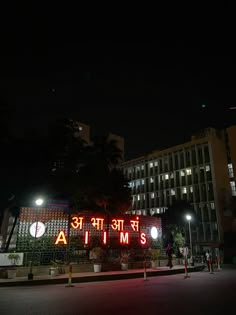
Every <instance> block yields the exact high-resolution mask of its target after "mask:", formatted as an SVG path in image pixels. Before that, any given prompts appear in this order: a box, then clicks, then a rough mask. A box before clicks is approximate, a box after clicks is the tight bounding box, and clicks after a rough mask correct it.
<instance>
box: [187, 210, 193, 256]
mask: <svg viewBox="0 0 236 315" xmlns="http://www.w3.org/2000/svg"><path fill="white" fill-rule="evenodd" d="M185 217H186V219H187V221H188V230H189V243H190V257H191V258H190V260H191V261H192V259H193V258H192V257H193V246H192V235H191V225H190V222H191V220H192V217H191V215H190V214H187V215H186V216H185Z"/></svg>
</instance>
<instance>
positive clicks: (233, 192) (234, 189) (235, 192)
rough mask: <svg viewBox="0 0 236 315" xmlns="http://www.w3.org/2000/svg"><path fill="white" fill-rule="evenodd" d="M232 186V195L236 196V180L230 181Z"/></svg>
mask: <svg viewBox="0 0 236 315" xmlns="http://www.w3.org/2000/svg"><path fill="white" fill-rule="evenodd" d="M230 186H231V191H232V195H233V196H236V187H235V182H234V181H231V182H230Z"/></svg>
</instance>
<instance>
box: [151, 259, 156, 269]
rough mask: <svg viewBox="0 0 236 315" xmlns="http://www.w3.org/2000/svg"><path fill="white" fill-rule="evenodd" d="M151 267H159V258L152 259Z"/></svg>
mask: <svg viewBox="0 0 236 315" xmlns="http://www.w3.org/2000/svg"><path fill="white" fill-rule="evenodd" d="M151 267H152V268H156V267H157V260H151Z"/></svg>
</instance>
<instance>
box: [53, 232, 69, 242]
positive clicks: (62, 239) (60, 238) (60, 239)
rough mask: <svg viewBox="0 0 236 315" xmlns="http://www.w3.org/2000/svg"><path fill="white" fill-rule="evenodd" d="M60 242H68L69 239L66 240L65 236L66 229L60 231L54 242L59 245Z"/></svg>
mask: <svg viewBox="0 0 236 315" xmlns="http://www.w3.org/2000/svg"><path fill="white" fill-rule="evenodd" d="M59 243H62V244H64V245H66V244H67V240H66V237H65V233H64V231H60V232H59V234H58V236H57V239H56V242H55V243H54V244H55V245H58V244H59Z"/></svg>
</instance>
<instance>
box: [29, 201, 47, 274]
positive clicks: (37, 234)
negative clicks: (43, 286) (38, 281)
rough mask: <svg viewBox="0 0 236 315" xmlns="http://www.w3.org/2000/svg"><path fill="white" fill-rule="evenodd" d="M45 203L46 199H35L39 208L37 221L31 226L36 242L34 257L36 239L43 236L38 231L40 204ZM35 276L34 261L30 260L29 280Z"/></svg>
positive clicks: (33, 249) (37, 209)
mask: <svg viewBox="0 0 236 315" xmlns="http://www.w3.org/2000/svg"><path fill="white" fill-rule="evenodd" d="M43 203H44V200H43V199H42V198H38V199H36V200H35V204H36V205H37V208H36V222H34V223H33V224H32V225H31V227H30V233H31V235H32V236H33V235H34V243H33V248H32V257H34V252H35V243H36V239H37V237H40V236H41V235H40V236H39V233H38V224H39V223H40V222H38V213H39V209H40V206H42V204H43ZM33 278H34V274H33V264H32V261H30V270H29V273H28V280H33Z"/></svg>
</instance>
